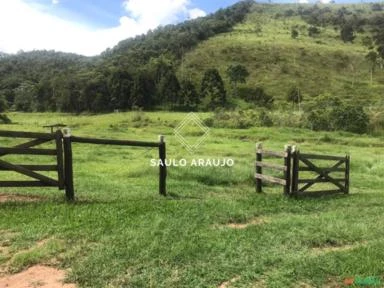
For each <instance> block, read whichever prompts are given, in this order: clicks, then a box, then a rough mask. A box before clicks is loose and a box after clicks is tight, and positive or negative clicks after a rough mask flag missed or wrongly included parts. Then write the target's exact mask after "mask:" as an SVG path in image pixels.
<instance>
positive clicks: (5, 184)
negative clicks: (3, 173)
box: [0, 181, 57, 187]
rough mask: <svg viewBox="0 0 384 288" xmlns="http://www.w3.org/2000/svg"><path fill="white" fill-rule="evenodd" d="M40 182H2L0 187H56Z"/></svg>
mask: <svg viewBox="0 0 384 288" xmlns="http://www.w3.org/2000/svg"><path fill="white" fill-rule="evenodd" d="M56 186H57V185H51V184H48V183H44V182H40V181H0V187H56Z"/></svg>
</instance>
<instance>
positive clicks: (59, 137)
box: [55, 130, 65, 190]
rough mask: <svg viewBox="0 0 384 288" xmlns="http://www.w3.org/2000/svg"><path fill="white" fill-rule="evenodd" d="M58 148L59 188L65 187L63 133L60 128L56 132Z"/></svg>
mask: <svg viewBox="0 0 384 288" xmlns="http://www.w3.org/2000/svg"><path fill="white" fill-rule="evenodd" d="M55 141H56V150H57V157H56V158H57V174H58V180H59V189H60V190H62V189H64V188H65V183H64V160H63V133H62V132H61V131H60V130H57V131H56V134H55Z"/></svg>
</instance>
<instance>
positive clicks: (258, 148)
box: [256, 142, 263, 193]
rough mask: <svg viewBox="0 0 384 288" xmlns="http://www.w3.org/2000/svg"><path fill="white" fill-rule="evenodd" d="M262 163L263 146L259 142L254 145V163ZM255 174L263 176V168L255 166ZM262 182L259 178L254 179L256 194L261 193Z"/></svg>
mask: <svg viewBox="0 0 384 288" xmlns="http://www.w3.org/2000/svg"><path fill="white" fill-rule="evenodd" d="M262 161H263V144H262V143H261V142H259V143H257V144H256V162H262ZM256 173H257V174H263V168H262V167H261V166H259V165H256ZM262 184H263V183H262V180H261V179H260V178H256V192H257V193H262V192H263V188H262V186H263V185H262Z"/></svg>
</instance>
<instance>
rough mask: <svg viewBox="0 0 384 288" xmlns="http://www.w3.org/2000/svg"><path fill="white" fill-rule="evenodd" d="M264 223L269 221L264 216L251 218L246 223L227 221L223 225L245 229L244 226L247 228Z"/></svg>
mask: <svg viewBox="0 0 384 288" xmlns="http://www.w3.org/2000/svg"><path fill="white" fill-rule="evenodd" d="M266 223H269V220H267V219H265V218H253V219H251V220H250V221H249V222H246V223H229V224H226V225H224V226H225V227H228V228H232V229H245V228H248V227H249V226H256V225H263V224H266Z"/></svg>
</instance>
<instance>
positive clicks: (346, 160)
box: [344, 155, 351, 194]
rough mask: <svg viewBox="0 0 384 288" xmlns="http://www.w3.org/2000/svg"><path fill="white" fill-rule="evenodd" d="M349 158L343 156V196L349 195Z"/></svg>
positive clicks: (348, 156)
mask: <svg viewBox="0 0 384 288" xmlns="http://www.w3.org/2000/svg"><path fill="white" fill-rule="evenodd" d="M350 161H351V156H350V155H347V156H345V190H344V193H345V194H349V170H350Z"/></svg>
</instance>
